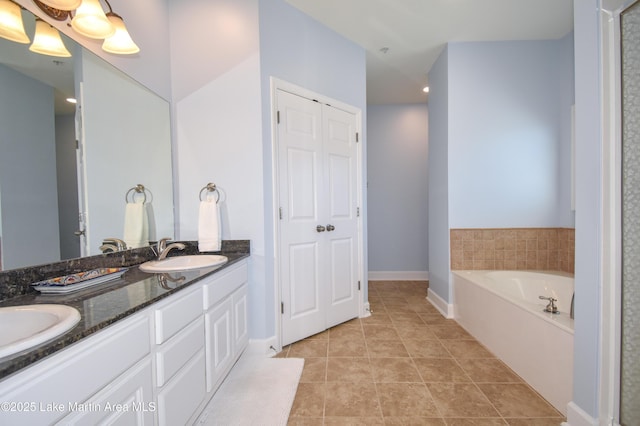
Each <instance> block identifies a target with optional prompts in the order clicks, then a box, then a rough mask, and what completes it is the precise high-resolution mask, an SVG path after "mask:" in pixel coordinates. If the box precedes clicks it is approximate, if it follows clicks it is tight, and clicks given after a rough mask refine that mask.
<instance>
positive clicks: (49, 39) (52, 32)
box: [29, 18, 71, 58]
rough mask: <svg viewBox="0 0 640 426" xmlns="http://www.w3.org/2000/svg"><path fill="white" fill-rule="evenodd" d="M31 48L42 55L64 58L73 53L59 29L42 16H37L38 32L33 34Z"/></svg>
mask: <svg viewBox="0 0 640 426" xmlns="http://www.w3.org/2000/svg"><path fill="white" fill-rule="evenodd" d="M29 50H30V51H32V52H35V53H40V54H42V55H49V56H60V57H63V58H68V57H70V56H71V53H69V51H68V50H67V48H66V47H65V45H64V43H63V42H62V38H60V33H59V32H58V30H56V29H55V28H53V27H52V26H51V25H49V23H48V22H45V21H43V20H42V19H40V18H36V33H35V35H34V36H33V43H32V44H31V46H29Z"/></svg>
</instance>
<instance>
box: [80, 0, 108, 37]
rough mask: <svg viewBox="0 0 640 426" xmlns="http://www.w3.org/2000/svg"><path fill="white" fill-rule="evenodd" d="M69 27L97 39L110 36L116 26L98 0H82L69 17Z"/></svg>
mask: <svg viewBox="0 0 640 426" xmlns="http://www.w3.org/2000/svg"><path fill="white" fill-rule="evenodd" d="M107 4H108V2H107ZM109 9H111V6H109ZM71 28H73V29H74V30H75V31H76V32H77V33H78V34H81V35H83V36H85V37H89V38H97V39H102V38H107V37H111V36H112V35H113V34H114V33H115V32H116V28H115V27H114V26H113V24H112V23H111V21H110V20H109V19H108V18H107V15H105V13H104V10H102V6H100V0H82V4H81V5H80V7H79V8H78V9H76V12H75V16H74V17H73V19H71Z"/></svg>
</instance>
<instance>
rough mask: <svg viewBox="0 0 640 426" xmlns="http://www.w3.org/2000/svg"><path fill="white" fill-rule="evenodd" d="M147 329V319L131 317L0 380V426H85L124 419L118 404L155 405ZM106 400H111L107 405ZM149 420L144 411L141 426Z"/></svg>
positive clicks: (149, 422) (144, 317) (150, 421)
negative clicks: (0, 406)
mask: <svg viewBox="0 0 640 426" xmlns="http://www.w3.org/2000/svg"><path fill="white" fill-rule="evenodd" d="M150 328H151V327H150V323H149V317H148V316H146V315H135V316H133V317H130V318H127V319H125V320H122V321H120V322H118V323H117V324H114V325H113V326H112V327H109V328H107V329H106V330H103V331H101V332H99V333H96V334H94V335H92V336H89V337H87V338H85V339H83V340H82V341H81V342H78V343H76V344H74V345H73V346H71V347H69V348H67V349H65V350H64V351H62V352H60V353H58V354H55V355H52V356H51V357H49V358H46V359H44V360H42V361H41V362H39V363H37V364H35V365H33V366H32V367H29V368H28V369H26V370H24V371H21V372H18V373H16V374H15V375H14V376H12V377H9V378H7V379H5V380H3V381H2V382H0V401H1V402H3V403H5V404H6V405H5V406H4V407H3V410H2V411H0V424H6V425H36V424H43V425H44V424H53V423H55V422H57V421H60V420H63V421H62V423H63V424H74V423H79V424H89V423H87V422H85V421H83V418H84V417H85V416H86V417H92V418H94V419H96V421H100V419H107V418H109V417H111V418H113V419H115V418H118V417H120V416H122V415H126V414H127V413H124V412H118V410H119V409H121V408H122V409H124V408H123V406H121V405H118V404H121V403H123V404H124V403H127V402H133V401H139V402H144V403H147V404H148V403H149V402H153V400H154V399H153V392H152V391H153V379H152V374H151V366H150V363H149V353H150V349H151V339H150ZM108 396H113V398H115V399H109V400H108V403H109V404H108V405H105V402H106V401H107V397H108ZM4 408H6V409H4ZM147 408H149V410H153V409H154V407H152V406H151V407H149V406H147ZM140 409H141V410H142V405H141V406H140ZM131 411H133V410H131ZM129 414H132V413H129ZM135 414H136V415H137V414H141V413H135ZM153 418H154V414H153V412H152V411H148V412H147V413H144V414H141V416H140V423H139V424H151V423H152V422H153ZM123 419H124V417H123Z"/></svg>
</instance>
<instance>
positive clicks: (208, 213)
mask: <svg viewBox="0 0 640 426" xmlns="http://www.w3.org/2000/svg"><path fill="white" fill-rule="evenodd" d="M220 244H221V235H220V210H219V208H218V203H216V202H215V201H214V200H205V201H201V202H200V212H199V218H198V250H199V251H202V252H203V251H220Z"/></svg>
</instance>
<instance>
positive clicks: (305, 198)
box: [287, 148, 318, 222]
mask: <svg viewBox="0 0 640 426" xmlns="http://www.w3.org/2000/svg"><path fill="white" fill-rule="evenodd" d="M316 157H317V155H316V153H315V152H310V151H302V150H299V149H294V148H290V149H289V150H288V155H287V160H288V161H287V168H288V170H289V173H288V176H289V183H288V192H289V197H288V198H289V203H288V204H289V220H290V221H301V220H302V221H314V222H315V221H316V218H317V212H318V208H317V204H316V203H317V199H318V194H317V190H318V179H317V177H316V176H317V173H318V170H317V168H316V164H317V163H318V160H317V158H316Z"/></svg>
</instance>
